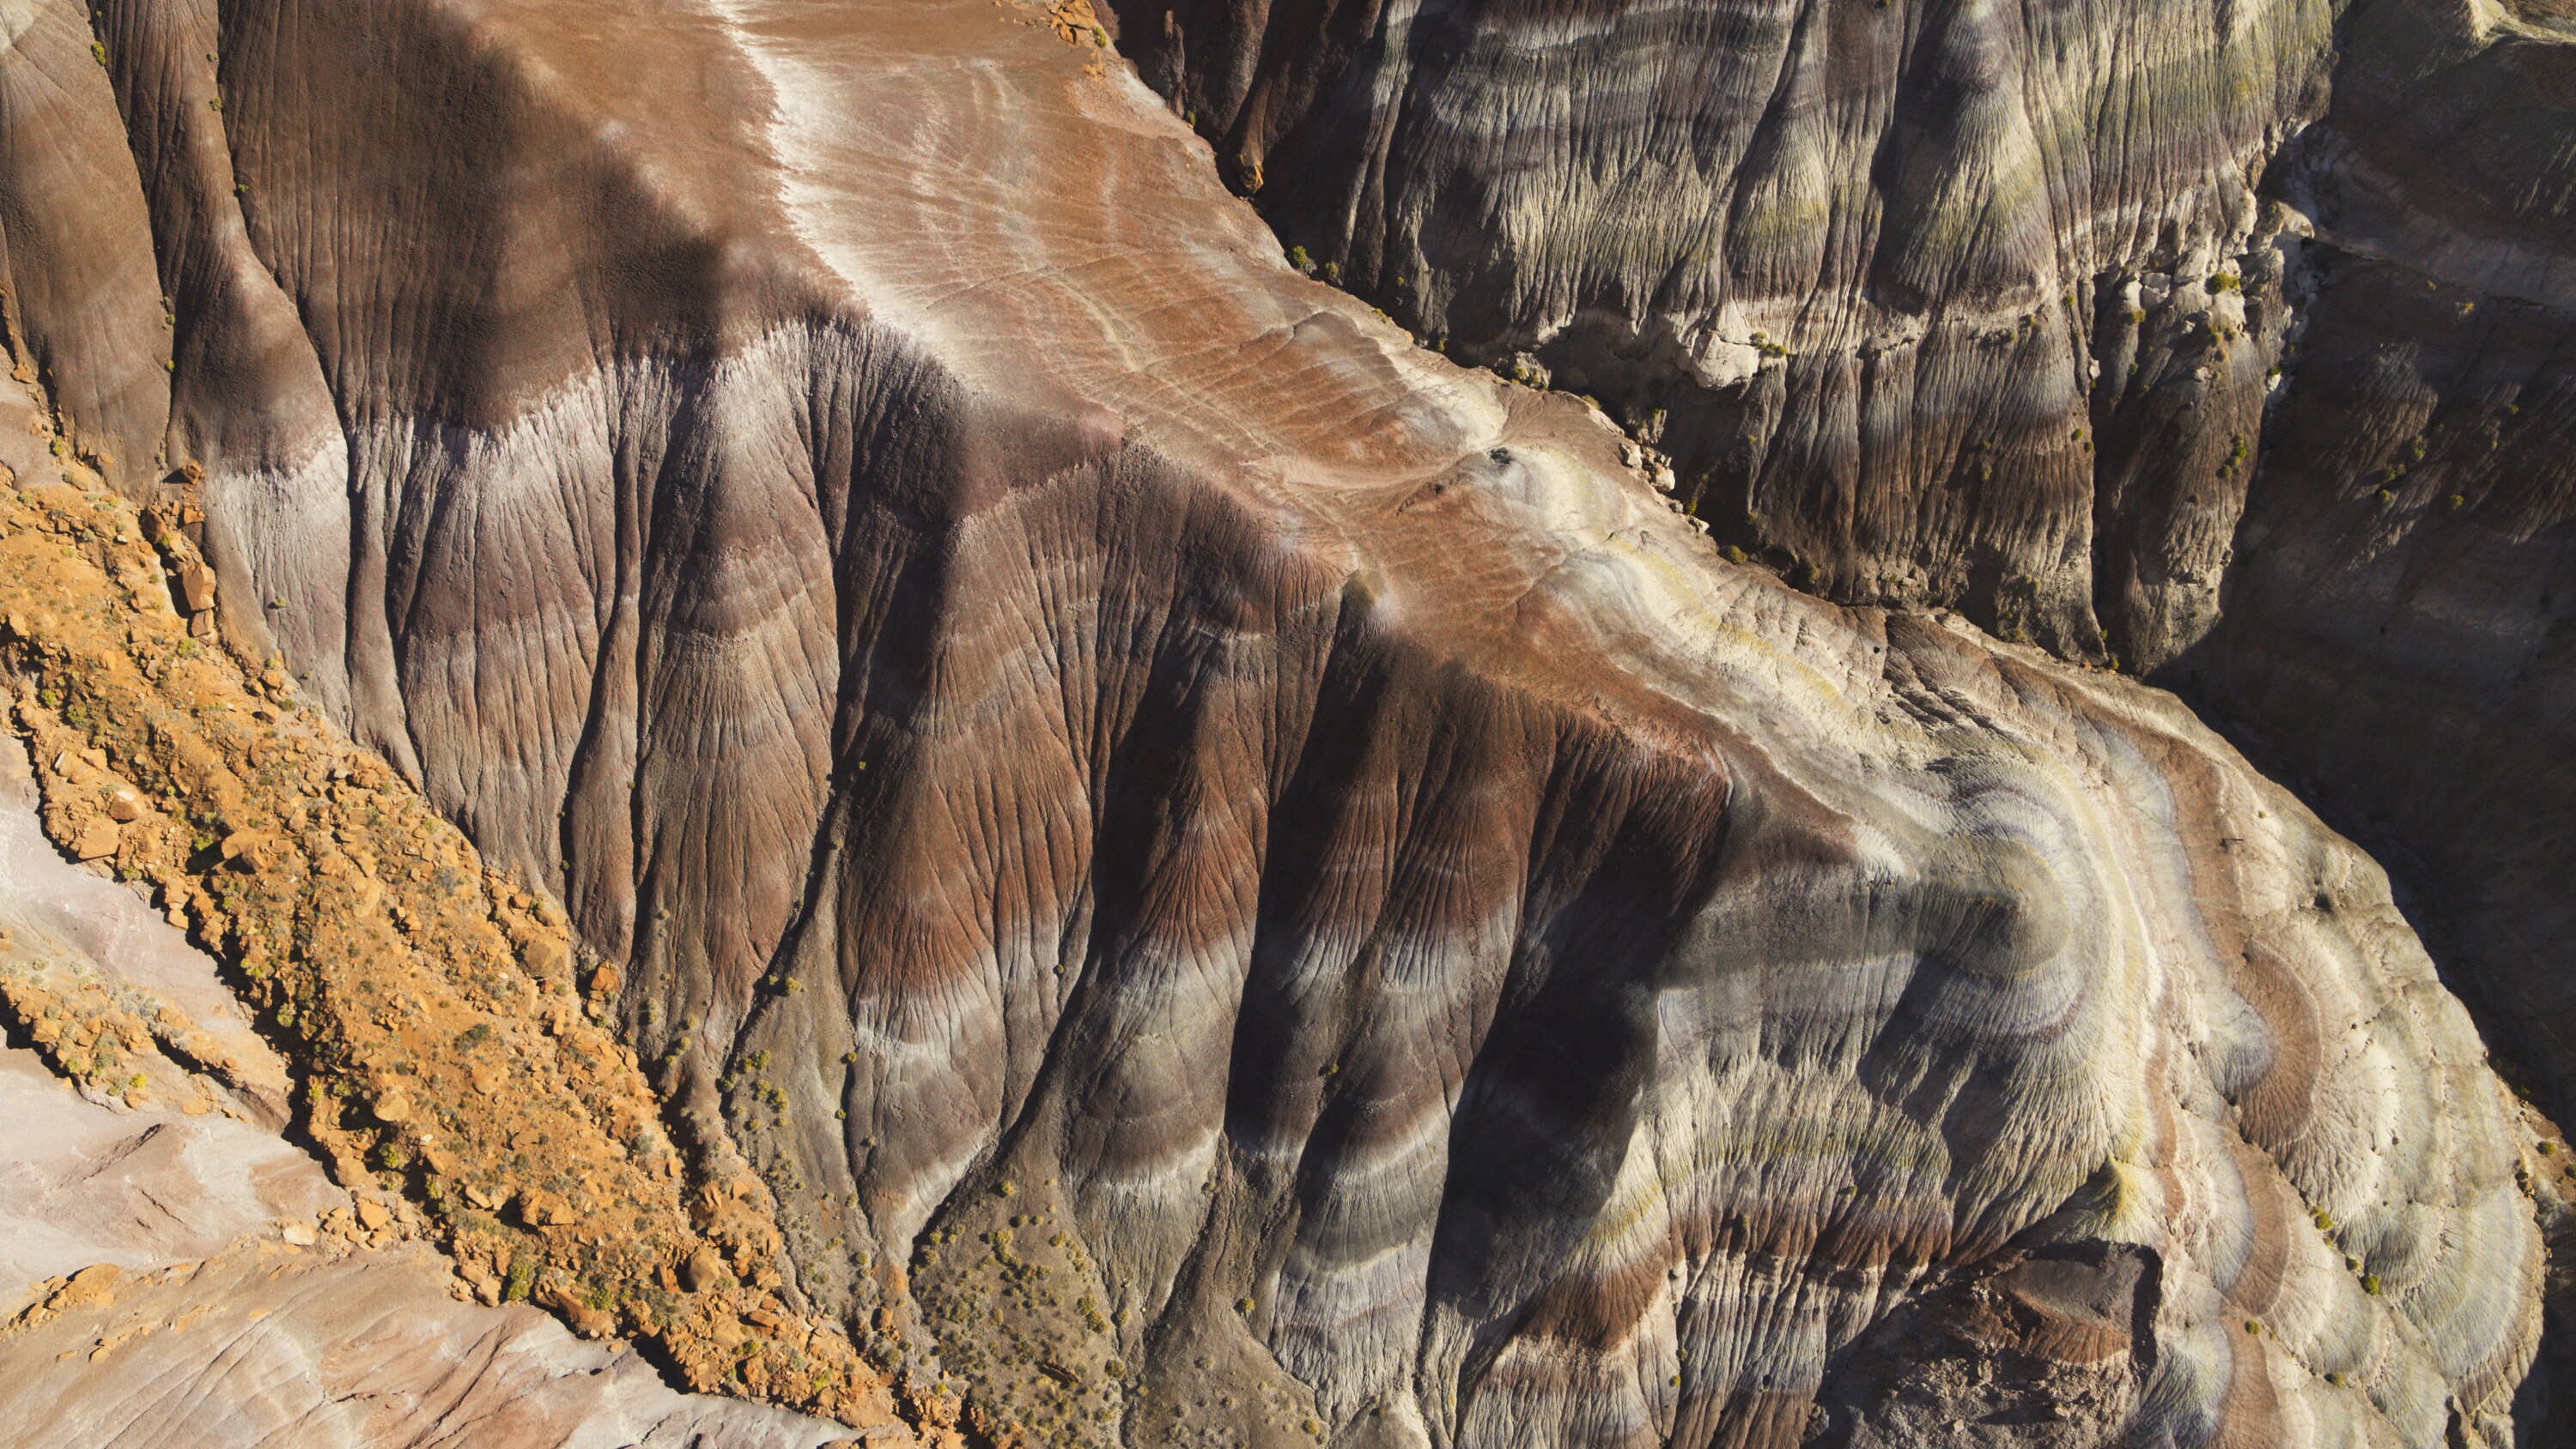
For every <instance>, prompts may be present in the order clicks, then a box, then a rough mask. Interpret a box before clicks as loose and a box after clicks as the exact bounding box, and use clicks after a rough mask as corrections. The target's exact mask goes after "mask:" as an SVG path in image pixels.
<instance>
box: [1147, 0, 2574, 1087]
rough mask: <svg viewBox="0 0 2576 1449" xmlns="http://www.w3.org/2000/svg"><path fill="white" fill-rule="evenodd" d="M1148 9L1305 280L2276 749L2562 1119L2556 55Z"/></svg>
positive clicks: (2186, 11) (1834, 16) (2012, 28)
mask: <svg viewBox="0 0 2576 1449" xmlns="http://www.w3.org/2000/svg"><path fill="white" fill-rule="evenodd" d="M1117 10H1118V14H1119V17H1120V20H1121V22H1122V28H1121V35H1120V39H1121V43H1122V44H1123V45H1124V46H1125V47H1126V48H1127V49H1128V50H1129V51H1131V52H1132V53H1134V54H1135V55H1136V56H1137V58H1138V65H1139V68H1140V70H1141V72H1142V73H1143V74H1144V75H1145V76H1146V77H1147V78H1148V79H1149V80H1150V81H1152V83H1153V84H1155V85H1156V87H1157V88H1158V89H1160V90H1162V91H1164V92H1165V93H1166V94H1167V95H1168V96H1169V97H1170V98H1171V103H1172V105H1173V107H1174V109H1175V110H1178V111H1181V112H1183V113H1185V114H1186V115H1188V116H1189V117H1190V118H1191V119H1192V120H1193V121H1194V123H1195V124H1196V126H1197V128H1198V129H1199V130H1200V131H1201V132H1202V133H1203V134H1206V135H1208V136H1209V137H1211V138H1212V139H1213V140H1214V141H1215V144H1216V146H1217V149H1218V151H1219V154H1220V156H1221V157H1222V158H1225V159H1226V160H1227V161H1228V162H1229V163H1230V165H1231V167H1232V177H1233V180H1234V181H1235V183H1236V184H1237V185H1238V186H1240V187H1243V188H1245V189H1247V190H1250V191H1251V192H1252V195H1253V197H1254V199H1255V201H1256V202H1257V203H1258V204H1259V205H1260V206H1261V208H1262V209H1263V211H1264V212H1265V213H1266V214H1267V215H1268V216H1269V217H1270V218H1271V219H1272V220H1273V222H1274V223H1275V224H1276V225H1277V226H1278V228H1279V229H1280V232H1281V235H1282V237H1283V239H1284V240H1286V241H1287V242H1290V243H1293V244H1297V245H1299V246H1300V247H1302V248H1303V251H1304V253H1305V255H1306V256H1307V257H1308V258H1309V260H1310V261H1311V262H1312V263H1313V264H1314V265H1315V266H1316V267H1317V268H1318V269H1319V270H1322V271H1325V272H1326V273H1327V274H1328V275H1330V276H1332V277H1333V278H1334V279H1335V280H1338V281H1339V282H1341V283H1342V284H1343V285H1345V286H1348V287H1351V288H1353V289H1355V290H1357V291H1358V292H1359V293H1360V294H1361V295H1363V296H1365V297H1368V298H1371V299H1373V300H1374V301H1376V302H1378V303H1379V304H1380V305H1382V306H1384V307H1385V308H1387V309H1388V310H1389V311H1390V312H1391V313H1392V314H1393V315H1394V316H1395V317H1396V318H1397V319H1398V320H1400V321H1402V322H1403V323H1404V324H1405V325H1406V326H1408V327H1409V328H1411V329H1412V330H1414V331H1415V332H1417V333H1418V334H1421V335H1423V336H1425V337H1428V338H1432V339H1434V340H1436V341H1442V342H1445V343H1446V345H1447V346H1448V349H1449V350H1450V352H1451V353H1452V355H1453V356H1457V357H1459V358H1461V359H1463V360H1467V361H1471V362H1476V363H1480V364H1490V365H1494V366H1496V367H1498V368H1500V369H1502V370H1505V371H1517V372H1519V373H1521V374H1523V375H1528V376H1532V377H1534V378H1535V377H1544V378H1546V379H1548V380H1552V381H1553V382H1554V383H1555V384H1556V385H1557V386H1559V387H1563V388H1568V389H1572V390H1576V391H1589V392H1592V393H1594V394H1596V395H1598V396H1599V397H1600V398H1602V399H1603V400H1604V401H1605V403H1607V404H1608V405H1609V406H1611V407H1612V408H1613V409H1614V410H1615V411H1617V412H1619V413H1620V414H1621V415H1622V416H1623V417H1625V418H1627V419H1628V420H1629V421H1630V422H1631V423H1632V425H1634V426H1636V427H1638V428H1639V429H1640V430H1641V431H1642V432H1644V433H1645V434H1647V435H1648V436H1649V437H1650V438H1655V439H1658V440H1659V441H1660V442H1661V444H1662V446H1663V447H1664V449H1665V450H1667V451H1668V452H1669V453H1670V454H1671V456H1672V459H1673V463H1674V466H1675V469H1676V471H1677V473H1678V475H1679V476H1678V479H1677V485H1678V486H1677V490H1676V491H1677V493H1678V496H1680V497H1682V498H1683V499H1685V500H1687V501H1689V502H1690V503H1691V505H1692V507H1693V508H1694V509H1695V511H1697V512H1698V513H1699V515H1700V516H1701V517H1703V518H1704V519H1706V520H1707V521H1708V522H1709V523H1710V524H1711V525H1712V526H1713V528H1714V530H1715V533H1716V536H1717V537H1718V538H1719V539H1720V540H1721V541H1722V542H1726V543H1730V544H1733V545H1736V546H1738V547H1740V548H1743V549H1745V550H1748V551H1749V552H1750V553H1751V554H1753V555H1756V556H1759V557H1761V558H1763V559H1765V560H1767V561H1768V562H1770V563H1772V564H1773V565H1774V566H1775V567H1777V568H1779V569H1780V570H1781V571H1782V572H1784V573H1785V574H1787V575H1788V576H1790V577H1792V578H1794V579H1796V580H1797V581H1798V582H1799V583H1800V584H1801V585H1802V586H1804V587H1807V588H1810V589H1812V590H1815V591H1817V592H1821V593H1824V594H1826V595H1828V596H1831V597H1836V598H1841V599H1846V600H1863V601H1880V602H1914V603H1924V602H1929V603H1937V604H1949V605H1954V606H1956V607H1959V608H1961V609H1963V610H1965V611H1966V612H1967V613H1968V614H1969V615H1970V616H1971V617H1974V618H1975V619H1977V620H1978V621H1979V622H1980V623H1982V624H1984V625H1985V626H1987V627H1988V628H1990V629H1992V630H1994V631H1996V632H1998V633H2000V634H2002V635H2004V636H2005V637H2008V638H2025V637H2026V638H2030V639H2033V640H2035V641H2037V642H2039V643H2042V644H2044V645H2045V646H2047V647H2048V648H2050V649H2051V650H2053V651H2055V652H2057V653H2059V654H2061V655H2065V656H2070V657H2077V658H2090V659H2094V660H2096V661H2099V660H2101V659H2103V658H2104V657H2105V656H2106V655H2107V656H2108V657H2110V658H2114V659H2116V660H2118V661H2119V662H2120V663H2121V665H2122V666H2123V667H2124V668H2130V669H2138V670H2144V671H2148V672H2151V673H2153V674H2154V675H2155V677H2157V678H2159V679H2161V680H2164V681H2166V682H2169V683H2172V684H2174V685H2175V686H2177V687H2180V688H2184V689H2186V690H2187V691H2189V692H2191V693H2192V694H2194V695H2195V696H2196V697H2197V698H2199V699H2200V700H2202V701H2203V702H2204V703H2205V704H2207V705H2208V706H2209V707H2211V708H2212V709H2213V710H2214V712H2215V713H2216V715H2217V716H2218V717H2219V718H2221V719H2222V720H2224V721H2226V722H2228V723H2229V724H2231V725H2233V726H2235V727H2239V728H2242V729H2243V730H2245V731H2246V732H2247V733H2248V734H2249V735H2250V736H2251V737H2253V738H2254V739H2256V740H2257V741H2259V742H2260V745H2261V748H2262V753H2263V756H2264V758H2265V759H2266V760H2267V761H2271V762H2274V763H2276V764H2278V765H2279V766H2280V767H2281V768H2283V769H2285V770H2288V771H2289V772H2291V773H2292V774H2293V775H2294V776H2296V777H2297V778H2299V779H2300V780H2301V781H2302V782H2303V784H2305V785H2306V786H2307V788H2309V789H2311V790H2312V791H2313V792H2314V793H2315V795H2316V796H2317V797H2318V798H2320V799H2322V800H2324V801H2326V802H2329V803H2330V804H2331V806H2332V807H2333V808H2334V809H2335V810H2336V812H2337V813H2338V816H2339V819H2340V820H2341V821H2342V823H2344V824H2346V825H2347V827H2348V828H2352V829H2355V830H2357V831H2361V832H2363V833H2365V834H2366V835H2367V836H2368V838H2370V839H2371V840H2372V841H2373V842H2374V843H2377V844H2380V845H2382V846H2384V847H2386V848H2389V849H2391V850H2393V851H2395V852H2397V853H2398V854H2399V855H2400V856H2401V857H2403V858H2405V859H2407V860H2408V862H2409V865H2410V871H2409V873H2410V875H2411V877H2412V878H2413V880H2414V881H2415V883H2416V884H2417V886H2418V887H2419V905H2420V906H2421V907H2422V908H2423V910H2424V912H2425V916H2426V919H2428V920H2431V921H2437V922H2439V923H2440V924H2441V926H2442V928H2443V930H2444V933H2445V941H2446V946H2447V947H2448V948H2449V949H2451V950H2453V951H2455V952H2456V954H2457V956H2458V959H2459V962H2460V968H2459V975H2460V977H2461V979H2462V980H2463V981H2465V982H2468V983H2470V984H2471V986H2472V989H2473V990H2475V991H2476V992H2477V993H2478V994H2479V995H2480V997H2481V999H2482V1001H2484V1002H2485V1003H2486V1004H2487V1005H2489V1006H2490V1007H2491V1008H2492V1009H2493V1012H2494V1015H2495V1017H2496V1019H2497V1021H2498V1022H2499V1023H2500V1024H2501V1029H2502V1030H2504V1031H2505V1032H2506V1033H2507V1037H2508V1040H2509V1041H2510V1043H2511V1045H2512V1046H2513V1047H2514V1049H2515V1050H2516V1053H2517V1055H2519V1056H2521V1057H2522V1058H2523V1059H2524V1060H2526V1061H2527V1062H2528V1063H2529V1064H2530V1065H2531V1067H2532V1068H2533V1069H2534V1070H2535V1071H2536V1072H2537V1073H2538V1074H2539V1075H2540V1076H2541V1077H2542V1078H2544V1079H2545V1080H2546V1081H2547V1083H2548V1084H2549V1085H2550V1086H2551V1087H2552V1089H2553V1090H2555V1091H2556V1092H2558V1093H2559V1094H2560V1095H2561V1100H2564V1093H2565V1092H2566V1091H2568V1090H2569V1089H2570V1085H2571V1083H2572V1082H2576V1051H2571V1049H2570V1043H2569V1042H2568V1041H2566V1040H2565V1039H2564V1038H2563V1036H2562V1034H2561V1033H2560V1031H2559V1028H2557V1027H2556V1026H2555V1025H2554V1024H2552V1023H2555V1022H2557V1021H2559V1020H2562V1019H2564V1017H2565V1012H2564V1011H2563V1009H2562V1008H2563V1006H2564V1005H2565V990H2566V987H2565V984H2564V981H2563V977H2564V973H2563V972H2562V971H2560V970H2558V969H2557V967H2556V964H2555V961H2554V957H2553V956H2552V954H2551V953H2552V950H2553V946H2554V943H2555V942H2558V941H2562V940H2564V939H2565V936H2566V930H2567V927H2568V925H2569V924H2570V922H2569V919H2568V917H2567V914H2566V906H2565V902H2564V899H2563V897H2564V894H2565V893H2564V891H2563V890H2561V889H2559V885H2558V883H2559V882H2560V881H2561V880H2563V879H2564V878H2565V876H2566V874H2567V871H2568V869H2569V867H2570V860H2569V856H2568V852H2567V850H2566V846H2565V841H2566V840H2567V838H2568V833H2569V830H2570V828H2571V822H2576V789H2571V783H2570V779H2569V776H2568V773H2567V766H2566V761H2567V759H2568V758H2569V752H2568V750H2567V749H2566V748H2565V744H2566V732H2567V729H2568V723H2567V722H2568V720H2569V719H2570V718H2571V715H2570V712H2569V709H2568V694H2567V691H2568V688H2569V684H2568V670H2567V665H2566V663H2565V660H2564V656H2565V653H2566V646H2565V644H2564V637H2565V627H2566V626H2565V621H2566V620H2567V618H2568V617H2569V612H2570V608H2571V604H2576V573H2571V568H2570V564H2569V560H2568V558H2567V554H2566V549H2567V542H2568V539H2569V537H2570V532H2569V520H2570V516H2571V510H2576V501H2572V500H2571V493H2576V486H2572V485H2571V478H2576V471H2571V468H2570V466H2569V463H2568V455H2567V450H2566V447H2565V445H2564V436H2563V435H2564V434H2565V432H2566V430H2567V428H2568V426H2569V423H2570V412H2569V403H2568V402H2567V400H2566V399H2565V397H2564V396H2563V392H2564V388H2563V385H2562V383H2561V381H2560V372H2561V370H2562V368H2563V363H2562V362H2561V355H2562V350H2563V348H2564V345H2565V342H2564V339H2566V338H2567V337H2568V336H2569V335H2570V320H2571V314H2570V310H2569V309H2570V306H2571V302H2576V298H2571V294H2570V287H2571V283H2570V273H2569V271H2568V261H2567V258H2568V257H2569V256H2570V255H2571V254H2576V253H2571V244H2576V237H2572V236H2571V235H2570V233H2569V212H2568V204H2569V203H2568V188H2569V175H2568V164H2569V163H2568V159H2567V158H2568V156H2569V155H2570V154H2571V153H2570V149H2569V145H2568V142H2569V139H2570V130H2571V126H2576V119H2571V109H2570V103H2569V100H2568V97H2569V96H2570V94H2571V90H2570V85H2569V83H2570V80H2571V79H2576V73H2571V66H2576V45H2571V43H2570V41H2571V37H2576V28H2571V25H2570V22H2569V21H2568V19H2567V17H2566V16H2565V14H2564V13H2563V12H2562V10H2561V9H2560V8H2554V7H2550V6H2524V7H2521V8H2519V9H2517V8H2511V7H2503V6H2499V5H2495V4H2491V3H2484V0H2481V3H2477V4H2473V5H2466V6H2458V5H2449V4H2443V3H2437V0H2361V3H2357V4H2353V5H2350V6H2348V7H2329V6H2324V5H2303V4H2295V3H2290V4H2263V5H2256V6H2250V7H2249V6H2241V5H2238V6H2197V5H2180V6H2177V5H2154V6H2145V5H2096V6H2085V7H2079V8H2074V9H2065V8H2059V9H2049V8H2042V9H2038V10H2031V9H2020V10H2015V9H2011V8H2008V7H1995V6H1982V5H1974V4H1962V5H1936V6H1915V5H1898V6H1893V7H1890V6H1884V5H1881V6H1865V5H1864V6H1849V5H1830V6H1828V5H1774V6H1737V5H1729V6H1718V7H1710V6H1682V5H1640V4H1630V3H1612V0H1604V3H1596V4H1576V5H1570V6H1569V5H1553V6H1530V5H1519V4H1509V3H1468V4H1456V5H1438V6H1422V5H1416V4H1409V3H1391V4H1333V3H1323V4H1308V5H1294V6H1292V5H1285V4H1262V3H1224V4H1219V3H1178V4H1175V3H1170V0H1122V3H1121V4H1119V5H1118V7H1117Z"/></svg>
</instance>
